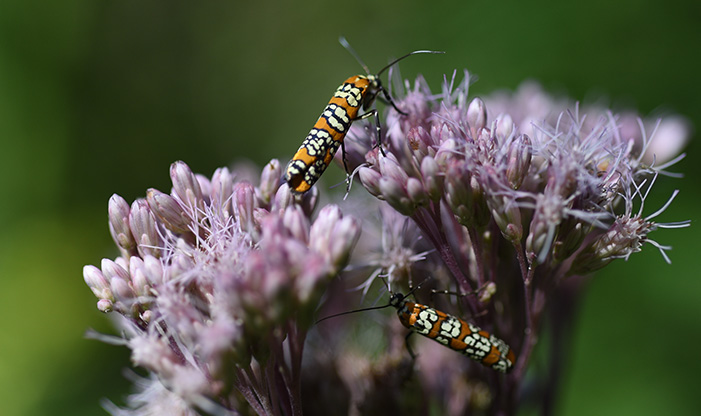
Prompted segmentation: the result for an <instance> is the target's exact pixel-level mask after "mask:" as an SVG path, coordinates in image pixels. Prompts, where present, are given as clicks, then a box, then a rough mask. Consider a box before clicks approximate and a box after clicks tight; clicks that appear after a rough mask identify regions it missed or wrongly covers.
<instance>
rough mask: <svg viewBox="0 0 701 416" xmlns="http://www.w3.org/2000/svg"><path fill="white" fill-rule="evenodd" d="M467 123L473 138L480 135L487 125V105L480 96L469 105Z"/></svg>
mask: <svg viewBox="0 0 701 416" xmlns="http://www.w3.org/2000/svg"><path fill="white" fill-rule="evenodd" d="M467 125H468V126H469V128H470V137H472V138H476V137H478V136H479V133H480V131H481V130H482V129H484V128H485V127H486V126H487V107H486V106H485V105H484V101H482V99H481V98H479V97H477V98H474V99H473V100H472V101H471V102H470V105H468V107H467Z"/></svg>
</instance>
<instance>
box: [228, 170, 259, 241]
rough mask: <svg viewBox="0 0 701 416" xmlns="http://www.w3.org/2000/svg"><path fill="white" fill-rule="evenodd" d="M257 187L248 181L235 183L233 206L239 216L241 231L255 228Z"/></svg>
mask: <svg viewBox="0 0 701 416" xmlns="http://www.w3.org/2000/svg"><path fill="white" fill-rule="evenodd" d="M254 200H255V189H254V188H253V185H251V184H250V183H248V182H239V183H237V184H236V185H234V193H233V201H232V203H233V206H234V213H235V214H236V217H237V218H238V223H239V229H240V230H241V231H249V232H250V231H251V230H252V229H253V208H254V207H255V203H254Z"/></svg>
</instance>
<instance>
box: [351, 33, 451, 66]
mask: <svg viewBox="0 0 701 416" xmlns="http://www.w3.org/2000/svg"><path fill="white" fill-rule="evenodd" d="M338 41H339V42H340V43H341V45H342V46H343V47H344V48H346V50H347V51H348V52H350V54H351V55H353V57H354V58H355V60H356V61H358V63H359V64H360V66H362V67H363V70H365V73H366V74H368V75H369V74H371V72H370V68H368V66H367V65H365V62H363V60H362V59H360V55H358V53H357V52H356V51H355V49H353V47H352V46H350V43H348V41H347V40H346V38H345V37H343V36H339V38H338ZM419 53H445V51H429V50H420V51H414V52H409V53H408V54H406V55H404V56H402V57H401V58H397V59H395V60H394V61H392V62H390V63H389V64H387V66H385V67H384V68H382V69H381V70H380V72H378V73H377V74H375V75H376V76H380V75H381V74H382V73H383V72H385V71H386V70H387V69H388V68H389V67H391V66H392V65H394V64H396V63H397V62H399V61H401V60H402V59H404V58H406V57H409V56H411V55H416V54H419Z"/></svg>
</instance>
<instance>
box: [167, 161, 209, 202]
mask: <svg viewBox="0 0 701 416" xmlns="http://www.w3.org/2000/svg"><path fill="white" fill-rule="evenodd" d="M170 179H171V180H172V181H173V192H174V193H175V195H176V196H177V197H178V198H180V201H181V202H182V203H183V205H184V206H185V207H186V208H189V209H191V210H192V211H193V213H194V215H197V214H196V212H197V211H198V210H200V211H201V210H202V209H204V197H203V194H202V188H201V187H200V183H199V181H198V180H197V177H196V176H195V175H194V174H193V173H192V171H191V170H190V167H189V166H188V165H186V164H185V162H181V161H178V162H175V163H173V164H172V165H170Z"/></svg>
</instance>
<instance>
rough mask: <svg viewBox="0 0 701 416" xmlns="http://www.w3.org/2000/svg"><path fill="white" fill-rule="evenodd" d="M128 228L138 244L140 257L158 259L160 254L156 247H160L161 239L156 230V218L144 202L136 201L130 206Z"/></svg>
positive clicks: (141, 200)
mask: <svg viewBox="0 0 701 416" xmlns="http://www.w3.org/2000/svg"><path fill="white" fill-rule="evenodd" d="M129 228H130V229H131V233H132V235H133V236H134V238H135V239H136V242H137V243H138V245H137V250H138V251H139V255H141V257H144V256H147V255H152V256H155V257H160V255H161V252H160V250H159V249H158V248H157V247H159V246H160V245H161V237H160V235H159V234H158V229H157V228H156V218H155V216H154V215H153V213H152V212H151V210H150V209H149V207H148V202H146V201H145V200H143V199H137V200H136V201H134V202H133V203H132V204H131V211H130V212H129Z"/></svg>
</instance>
